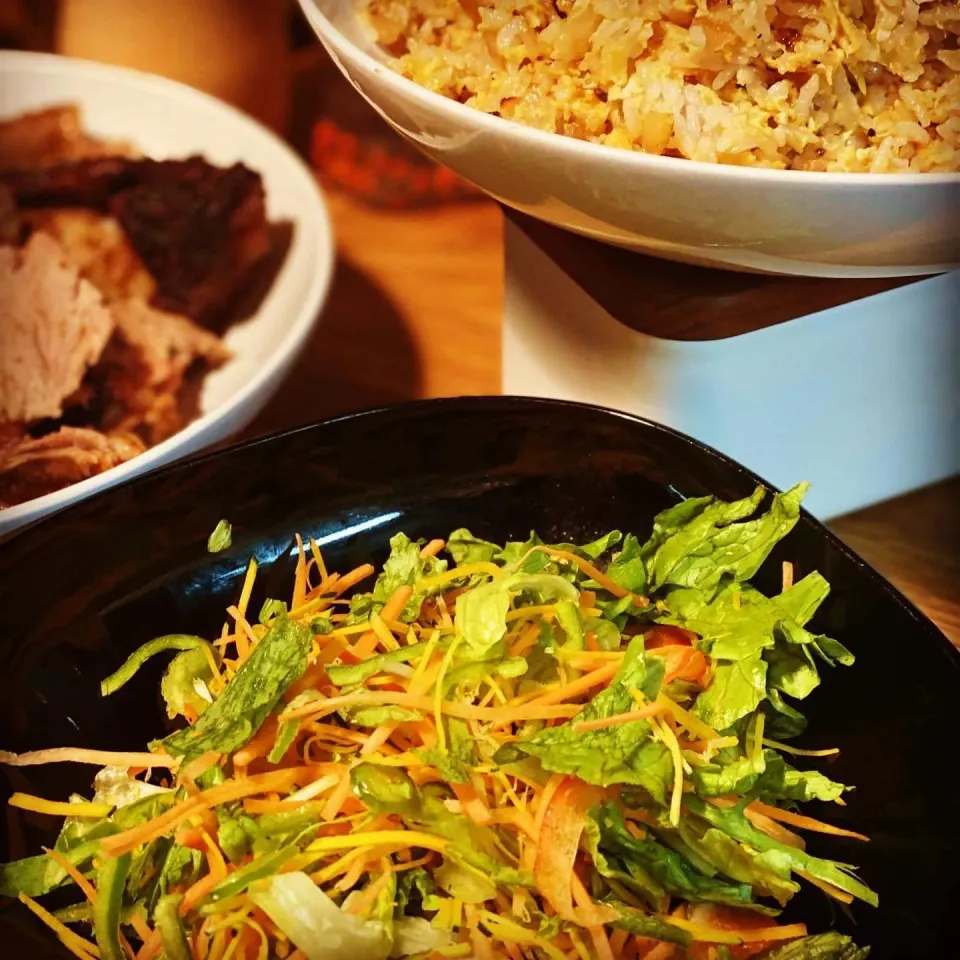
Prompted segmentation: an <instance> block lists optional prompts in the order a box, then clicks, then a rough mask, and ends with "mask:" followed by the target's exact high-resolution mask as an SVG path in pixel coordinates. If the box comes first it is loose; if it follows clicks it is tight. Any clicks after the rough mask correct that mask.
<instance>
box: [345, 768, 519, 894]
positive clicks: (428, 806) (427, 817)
mask: <svg viewBox="0 0 960 960" xmlns="http://www.w3.org/2000/svg"><path fill="white" fill-rule="evenodd" d="M350 782H351V785H352V786H353V792H354V794H355V796H356V797H357V799H358V800H360V802H361V803H363V804H364V806H366V807H367V809H369V810H372V811H374V812H375V813H392V814H397V815H399V816H401V817H403V819H404V820H405V821H406V822H407V823H408V825H410V826H414V827H415V828H416V827H426V828H428V829H429V830H430V831H431V832H432V833H434V834H436V835H437V836H440V837H444V838H445V839H446V840H448V841H449V845H448V846H447V848H446V851H445V854H444V856H445V857H447V858H448V859H450V860H452V861H453V862H455V863H458V864H461V865H465V866H467V867H473V868H474V869H475V870H479V871H480V872H481V873H483V874H485V875H486V876H488V877H489V878H490V879H491V880H492V881H493V882H494V883H498V884H505V885H514V884H520V885H523V886H532V883H533V881H532V878H530V877H528V876H526V875H525V874H523V873H521V872H520V871H518V870H515V869H514V868H513V867H510V866H508V865H506V864H505V863H503V861H502V860H501V859H500V857H499V855H498V853H497V847H496V844H495V843H494V837H493V835H492V831H490V830H487V829H485V828H484V827H481V826H478V825H477V824H476V823H474V822H473V821H472V820H470V819H469V818H468V817H465V816H462V815H461V814H457V813H451V812H450V811H449V810H448V809H447V808H446V806H445V804H444V802H443V801H444V799H445V798H446V797H447V796H448V794H446V793H444V792H438V791H437V789H436V788H435V787H432V786H428V787H424V788H423V789H418V788H417V786H416V784H414V782H413V780H411V779H410V777H409V776H408V775H407V773H406V772H405V771H404V770H402V769H401V768H399V767H384V766H382V765H379V764H372V763H360V764H357V766H355V767H354V768H353V769H352V770H351V771H350Z"/></svg>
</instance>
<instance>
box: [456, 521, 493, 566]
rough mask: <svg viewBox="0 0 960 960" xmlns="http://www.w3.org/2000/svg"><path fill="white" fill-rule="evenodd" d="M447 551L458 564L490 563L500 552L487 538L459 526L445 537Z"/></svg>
mask: <svg viewBox="0 0 960 960" xmlns="http://www.w3.org/2000/svg"><path fill="white" fill-rule="evenodd" d="M447 553H449V554H450V556H451V557H453V562H454V563H455V564H457V565H458V566H462V565H463V564H465V563H491V562H492V561H493V559H494V557H496V556H497V555H498V554H499V553H500V547H499V546H497V544H495V543H490V541H489V540H480V539H478V538H477V537H475V536H474V535H473V534H472V533H471V532H470V531H469V530H467V529H466V527H461V528H460V529H459V530H454V531H453V533H451V534H450V536H449V537H447Z"/></svg>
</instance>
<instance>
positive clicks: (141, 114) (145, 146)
mask: <svg viewBox="0 0 960 960" xmlns="http://www.w3.org/2000/svg"><path fill="white" fill-rule="evenodd" d="M58 103H76V104H79V105H80V107H81V108H82V110H83V117H84V127H85V129H86V130H88V131H89V132H90V133H92V134H94V135H98V136H103V137H107V138H111V139H123V140H129V141H131V142H132V143H134V144H136V146H137V147H139V148H140V149H141V150H142V151H143V152H144V153H146V154H149V155H150V156H152V157H155V158H158V159H164V158H175V157H186V156H189V155H191V154H202V155H203V156H204V157H206V158H207V159H208V160H209V161H211V162H212V163H215V164H222V165H227V164H232V163H236V162H238V161H241V162H243V163H245V164H246V165H247V166H248V167H250V168H251V169H253V170H256V171H257V172H258V173H259V174H261V176H262V177H263V181H264V186H265V189H266V194H267V212H268V215H269V217H270V219H271V220H274V221H289V222H290V223H292V225H293V237H292V240H291V244H290V248H289V250H288V252H287V256H286V259H285V260H284V263H283V266H282V267H281V269H280V271H279V273H278V275H277V278H276V280H275V281H274V284H273V286H272V287H271V288H270V291H269V292H268V294H267V296H266V297H265V298H264V300H263V303H262V304H261V306H260V309H259V310H258V311H257V313H256V314H255V315H254V316H253V317H251V318H250V319H249V320H246V321H244V322H243V323H242V324H239V325H237V326H235V327H234V328H232V329H231V330H230V331H229V332H228V334H227V336H226V338H225V339H226V343H227V346H228V347H229V348H230V349H231V350H232V351H233V354H234V356H233V359H231V360H230V361H229V362H228V363H227V364H225V365H224V366H223V367H222V368H221V369H219V370H217V371H215V372H213V373H212V374H210V375H209V376H207V377H206V378H205V380H204V383H203V391H202V395H201V398H200V410H201V416H200V417H199V418H198V419H197V420H194V421H193V422H192V423H190V424H188V425H187V426H186V427H185V428H184V429H183V430H181V431H180V432H179V433H177V434H175V435H174V436H172V437H170V439H168V440H165V441H164V442H163V443H161V444H158V445H157V446H155V447H152V448H151V449H149V450H147V451H146V453H143V454H141V455H140V456H139V457H136V458H135V459H134V460H130V461H129V462H127V463H124V464H121V465H120V466H119V467H114V468H113V469H112V470H108V471H106V472H105V473H102V474H100V475H99V476H96V477H91V478H90V479H89V480H84V481H82V482H81V483H76V484H74V485H73V486H70V487H66V488H65V489H63V490H58V491H57V492H56V493H51V494H48V495H47V496H45V497H38V498H37V499H35V500H31V501H29V502H27V503H23V504H19V505H17V506H14V507H10V508H8V509H6V510H0V536H3V535H4V534H8V533H10V532H11V531H12V530H14V529H16V528H17V527H20V526H23V525H24V524H25V523H29V522H31V521H33V520H37V519H39V518H40V517H43V516H45V515H47V514H49V513H53V512H54V511H55V510H60V509H62V508H63V507H65V506H67V505H69V504H71V503H75V502H76V501H78V500H82V499H84V498H85V497H89V496H90V495H91V494H94V493H98V492H99V491H101V490H105V489H106V488H107V487H111V486H114V485H115V484H117V483H120V482H121V481H122V480H126V479H128V478H129V477H133V476H136V475H137V474H140V473H144V472H146V471H147V470H150V469H152V468H154V467H157V466H159V465H160V464H164V463H169V462H171V461H172V460H177V459H179V458H181V457H183V456H185V455H186V454H189V453H193V452H195V451H197V450H200V449H202V448H203V447H206V446H209V445H210V444H213V443H216V442H217V441H219V440H222V439H223V438H224V437H226V436H228V435H229V434H231V433H234V432H236V431H237V430H240V429H241V428H243V427H244V426H246V424H247V423H249V422H250V420H252V419H253V417H254V416H256V414H257V413H258V412H259V411H260V410H261V409H262V408H263V406H264V405H265V404H266V402H267V401H268V400H269V399H270V397H271V396H272V394H273V393H274V391H275V390H276V389H277V387H279V385H280V384H281V383H282V381H283V378H284V376H285V374H286V373H287V371H288V370H289V369H290V366H291V364H292V363H293V361H294V360H295V359H296V357H297V355H298V353H299V352H300V350H301V349H302V348H303V346H304V344H305V342H306V339H307V336H308V334H309V333H310V330H311V328H312V327H313V325H314V322H315V320H316V319H317V317H318V315H319V313H320V310H321V308H322V306H323V304H324V301H325V300H326V296H327V291H328V289H329V286H330V279H331V276H332V274H333V263H334V253H335V247H334V240H333V232H332V229H331V226H330V218H329V216H328V214H327V208H326V205H325V203H324V201H323V197H322V196H321V193H320V190H319V188H318V187H317V184H316V181H315V179H314V177H313V175H312V174H311V172H310V170H309V169H308V168H307V167H306V165H305V164H304V163H303V162H302V161H301V160H300V158H299V157H298V156H297V155H296V154H295V153H294V152H293V151H292V150H291V149H290V148H289V147H288V146H287V145H286V144H284V143H283V142H282V141H281V140H280V139H279V138H278V137H276V136H274V134H272V133H271V132H270V131H269V130H267V129H266V128H265V127H262V126H261V125H260V124H258V123H256V122H255V121H253V120H251V119H250V118H248V117H247V116H245V115H244V114H242V113H240V112H239V111H237V110H235V109H233V108H232V107H230V106H228V105H226V104H224V103H222V102H220V101H219V100H216V99H214V98H213V97H210V96H207V95H206V94H203V93H200V92H198V91H196V90H193V89H192V88H190V87H186V86H183V85H182V84H178V83H173V82H172V81H169V80H164V79H162V78H160V77H154V76H150V75H148V74H143V73H138V72H136V71H134V70H126V69H123V68H120V67H109V66H103V65H101V64H96V63H88V62H85V61H80V60H71V59H68V58H65V57H55V56H49V55H46V54H34V53H19V52H2V53H0V118H9V117H15V116H17V115H19V114H21V113H24V112H28V111H32V110H38V109H41V108H43V107H47V106H51V105H53V104H58Z"/></svg>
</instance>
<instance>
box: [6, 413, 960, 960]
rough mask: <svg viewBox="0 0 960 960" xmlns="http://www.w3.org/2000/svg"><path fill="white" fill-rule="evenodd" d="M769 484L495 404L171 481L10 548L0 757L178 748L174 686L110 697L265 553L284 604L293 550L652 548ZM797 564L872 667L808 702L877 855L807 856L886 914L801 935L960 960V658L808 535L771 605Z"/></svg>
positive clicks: (690, 450)
mask: <svg viewBox="0 0 960 960" xmlns="http://www.w3.org/2000/svg"><path fill="white" fill-rule="evenodd" d="M797 479H802V478H797ZM756 482H757V478H756V477H755V476H754V475H753V474H751V473H750V472H749V471H747V470H745V469H743V468H742V467H740V466H738V465H737V464H736V463H733V462H732V461H731V460H728V459H727V458H726V457H723V456H721V455H720V454H718V453H716V452H715V451H713V450H710V449H708V448H707V447H704V446H703V445H701V444H699V443H696V442H694V441H693V440H690V439H689V438H687V437H684V436H681V435H680V434H678V433H675V432H673V431H671V430H668V429H666V428H664V427H662V426H658V425H656V424H653V423H649V422H648V421H644V420H640V419H637V418H635V417H630V416H625V415H621V414H615V413H611V412H609V411H604V410H598V409H595V408H589V407H583V406H577V405H573V404H567V403H558V402H550V401H540V400H522V399H500V398H489V399H462V400H441V401H432V402H426V403H418V404H413V405H409V406H403V407H397V408H392V409H387V410H378V411H374V412H372V413H362V414H356V415H354V416H348V417H344V418H341V419H338V420H334V421H331V422H328V423H323V424H319V425H317V426H313V427H306V428H304V429H300V430H295V431H292V432H290V433H286V434H283V435H281V436H277V437H273V438H270V439H267V440H261V441H256V442H253V443H248V444H246V445H244V446H240V447H236V448H234V449H231V450H227V451H224V452H222V453H216V454H213V455H211V456H207V457H203V458H200V459H197V460H194V461H192V462H189V463H185V464H181V465H178V466H175V467H172V468H169V469H166V470H162V471H160V472H158V473H155V474H153V475H151V476H149V477H145V478H142V479H139V480H136V481H134V482H132V483H129V484H126V485H125V486H123V487H118V488H116V489H113V490H110V491H107V492H105V493H104V494H102V495H100V496H98V497H95V498H93V499H91V500H88V501H86V502H85V503H81V504H79V505H77V506H75V507H73V508H72V509H70V510H67V511H66V512H64V513H62V514H60V515H59V516H56V517H54V518H52V519H50V520H48V521H46V522H44V523H41V524H39V525H38V526H37V527H35V528H33V529H30V530H28V531H26V532H24V533H22V534H21V535H20V536H18V537H16V538H14V540H13V541H12V542H10V543H9V544H8V545H6V546H4V547H2V548H0V554H2V555H0V634H2V640H0V653H2V661H0V662H2V664H3V671H2V674H0V747H3V748H4V749H13V750H25V749H32V748H39V747H47V746H60V745H78V746H91V747H92V746H96V747H102V748H108V749H111V748H112V749H130V750H140V749H142V748H143V746H144V744H145V743H146V742H147V741H148V740H150V739H153V738H155V737H156V736H157V735H158V734H160V733H161V732H162V730H163V728H164V719H163V717H164V715H163V711H162V709H161V707H160V704H159V700H158V693H157V681H158V677H159V670H160V667H159V666H157V667H155V668H154V669H148V670H145V671H143V672H142V673H141V674H140V675H139V676H138V677H137V679H136V681H135V682H134V683H132V684H130V685H129V686H128V687H126V688H124V690H123V691H121V693H120V694H118V695H116V696H114V697H111V698H109V699H107V700H102V699H101V698H100V696H99V692H98V683H99V681H100V679H101V678H102V677H103V676H105V675H106V674H107V673H109V672H110V671H111V670H112V669H113V668H114V667H116V666H117V665H118V664H119V663H120V662H121V660H122V659H123V657H124V656H125V655H126V654H127V653H128V652H129V651H130V650H131V649H133V648H134V647H136V646H137V645H138V644H140V643H142V642H143V641H145V640H147V639H149V638H151V637H153V636H156V635H158V634H161V633H165V632H172V631H175V630H179V631H183V630H189V631H190V632H195V633H200V634H207V635H209V634H212V633H213V632H215V631H216V630H218V629H219V625H220V624H221V622H222V617H223V609H224V607H225V606H227V605H228V604H229V603H230V602H232V601H233V599H234V598H235V596H236V593H237V591H238V581H239V580H240V578H241V577H242V575H243V570H244V568H245V565H246V562H247V559H248V557H249V556H250V555H251V554H254V555H256V557H257V559H258V560H259V561H260V564H261V569H262V571H263V574H262V575H261V577H260V578H259V579H258V585H257V590H258V593H259V594H260V595H261V596H266V595H267V594H268V593H270V592H271V591H273V589H274V587H276V591H277V592H280V591H282V593H281V595H282V594H285V593H286V592H287V590H289V585H290V583H291V582H292V571H293V562H294V561H293V558H292V555H291V545H292V538H293V534H294V533H295V532H300V533H303V534H306V535H310V536H314V537H317V538H318V539H319V540H320V541H321V543H322V544H323V546H324V552H325V554H326V555H328V556H329V557H330V560H331V562H332V563H333V564H335V565H337V566H338V567H341V568H342V567H344V566H349V565H352V564H356V563H359V562H363V561H365V560H370V559H373V560H374V561H377V560H381V559H382V558H383V556H384V555H385V552H386V551H385V549H384V548H385V545H386V543H387V538H388V537H389V536H391V535H392V534H393V533H395V532H396V531H398V530H404V531H405V532H406V533H408V534H409V535H411V536H413V537H433V536H444V535H446V534H447V533H448V532H449V531H450V530H452V529H454V528H455V527H458V526H468V527H470V529H471V530H473V532H474V533H476V534H478V535H480V536H483V537H487V538H491V539H495V540H498V539H499V540H502V539H505V538H525V536H526V534H527V533H528V532H529V531H530V530H531V529H532V528H535V529H536V530H537V531H538V532H539V533H540V534H541V535H542V536H544V537H545V538H546V539H547V540H548V541H549V540H554V541H556V540H581V541H582V540H589V539H591V538H592V537H593V536H595V535H599V534H600V533H602V532H604V531H606V530H608V529H610V528H613V527H617V528H619V529H621V530H635V531H636V532H637V533H639V534H641V535H645V533H646V532H647V530H648V528H649V524H650V521H651V519H652V517H653V515H654V514H655V513H656V512H657V511H659V510H661V509H663V508H664V507H666V506H668V505H669V504H671V503H673V502H676V501H677V499H678V498H681V497H689V496H697V495H702V494H705V493H713V494H716V495H717V496H720V497H723V498H726V499H732V498H735V497H741V496H744V495H745V494H747V493H748V492H749V491H750V490H751V489H752V488H753V486H754V484H755V483H756ZM221 517H226V518H229V519H230V520H231V521H232V522H233V525H234V537H233V546H232V547H231V548H230V549H229V550H228V551H226V552H225V553H221V554H217V555H210V554H209V553H207V551H206V540H207V536H208V534H209V533H210V531H211V530H212V529H213V527H214V526H215V525H216V523H217V521H218V520H220V519H221ZM788 558H789V559H790V560H791V561H792V562H793V563H794V565H795V568H796V571H797V575H798V576H802V575H803V574H805V573H807V572H809V571H810V570H814V569H816V570H819V571H820V572H821V573H823V574H824V576H826V577H827V579H828V580H829V581H830V583H831V584H832V585H833V591H832V594H831V596H830V598H829V600H828V601H827V603H826V604H824V607H823V608H822V610H821V612H820V613H819V614H818V618H817V623H816V626H817V627H819V628H821V629H822V630H823V631H824V632H829V633H830V634H832V635H833V636H835V637H837V638H839V639H840V640H842V641H843V642H844V643H845V644H846V645H847V646H848V647H850V648H851V649H852V650H853V651H854V652H855V653H856V655H857V663H856V664H855V666H853V667H852V668H849V669H843V670H837V671H832V672H828V673H827V675H826V677H825V678H824V683H823V684H822V686H821V687H820V689H818V690H817V691H816V693H815V694H814V695H813V696H812V697H811V699H810V700H809V701H807V710H808V712H809V714H810V718H811V723H810V728H809V730H808V732H807V734H806V735H805V737H806V741H807V742H809V743H811V744H816V745H821V746H822V745H836V746H839V747H840V748H841V754H840V756H839V757H838V758H837V759H836V760H835V762H834V763H832V764H831V765H830V767H829V774H830V776H831V777H833V778H835V779H839V780H841V781H844V782H847V783H853V784H856V785H857V787H858V790H857V792H856V793H855V794H854V795H853V796H852V799H850V800H849V802H848V805H847V806H846V807H843V808H841V807H837V806H834V805H831V807H830V809H829V810H828V811H825V815H826V816H827V817H829V819H831V820H832V821H833V822H835V823H837V824H838V825H842V826H847V827H851V828H855V829H857V830H860V831H863V832H865V833H867V834H869V835H870V836H871V837H872V840H871V841H870V843H869V844H857V843H856V842H855V841H846V840H834V839H830V838H817V837H814V838H813V839H812V840H811V841H810V847H811V849H812V850H813V851H814V852H817V853H821V854H823V855H825V856H831V857H835V858H836V859H840V860H843V861H844V862H851V863H856V864H858V865H859V866H860V872H861V875H862V877H863V878H864V879H865V880H866V881H867V882H868V883H870V884H871V885H872V886H873V887H874V888H876V889H877V890H878V891H879V893H880V901H881V905H880V908H879V909H877V910H873V909H871V908H869V907H864V906H860V905H856V906H854V907H853V909H852V911H851V912H850V913H849V914H848V915H847V914H845V913H844V912H837V911H834V910H833V909H832V907H831V902H829V901H827V900H826V898H825V897H823V896H821V895H820V894H819V893H818V892H816V891H814V892H812V893H805V894H804V895H802V896H801V897H799V898H797V899H798V901H800V902H799V903H798V904H797V905H796V906H794V905H791V914H790V915H791V916H792V917H795V916H797V915H799V916H802V918H803V919H804V920H806V921H807V923H808V924H809V926H810V928H811V930H818V929H822V928H825V927H827V926H829V925H830V924H832V923H836V924H837V925H838V926H839V927H841V928H843V929H845V930H848V931H849V932H852V933H854V935H855V936H856V938H857V939H858V940H859V941H860V942H863V943H869V944H872V945H873V946H874V951H875V953H874V956H876V957H877V958H884V957H889V958H898V960H900V958H913V957H916V958H921V957H923V958H935V957H950V956H957V948H956V942H957V937H956V935H955V934H954V933H953V928H952V923H951V921H952V920H953V914H952V911H953V910H954V909H956V904H957V903H958V902H960V899H958V895H960V883H958V879H957V878H958V876H960V828H958V823H960V793H958V791H957V789H956V781H953V780H952V776H953V775H952V774H950V770H951V769H953V764H954V751H953V750H952V749H951V748H950V743H951V742H952V738H953V736H954V735H955V730H954V723H955V720H956V717H957V712H956V710H957V703H958V702H960V655H958V653H957V651H955V650H954V649H953V647H952V646H951V645H950V643H949V642H948V641H947V640H946V638H945V637H944V636H943V635H942V634H941V633H940V632H939V631H938V630H937V629H936V628H935V627H934V626H933V625H932V624H931V623H930V622H929V621H928V620H926V619H925V618H924V617H923V616H922V615H921V614H920V613H919V612H918V611H917V610H916V609H915V608H914V607H913V606H911V604H910V603H908V602H907V601H906V600H905V599H904V598H903V597H902V596H901V595H900V594H899V593H897V592H896V590H894V589H893V587H891V586H890V585H889V584H888V583H886V582H885V581H884V580H883V579H882V578H881V577H880V576H878V575H877V574H876V573H875V572H874V571H873V570H872V569H871V568H870V567H868V566H867V565H866V564H865V563H864V562H863V561H862V560H860V559H859V558H857V557H856V556H855V555H853V554H852V553H851V552H850V551H849V550H847V549H846V548H845V547H844V546H843V545H842V544H841V543H840V542H839V541H837V540H836V538H834V537H833V536H832V535H831V534H829V533H828V532H827V531H826V530H825V529H824V528H823V527H822V526H821V525H820V524H819V523H817V522H816V521H815V520H813V519H812V518H811V517H809V516H806V515H804V516H803V517H802V519H801V521H800V523H799V524H798V525H797V528H796V530H795V531H794V532H793V533H792V534H791V536H790V537H788V538H787V540H786V542H785V543H783V544H781V545H780V547H779V548H778V550H777V553H776V555H775V556H774V557H772V558H771V559H770V561H769V562H768V564H767V566H766V567H765V569H764V570H763V571H761V574H760V576H759V577H758V580H759V581H760V586H761V587H766V588H767V589H774V590H775V589H777V587H778V585H779V579H780V572H779V571H780V564H779V562H778V561H780V560H783V559H788ZM277 592H274V593H273V595H277ZM258 602H259V598H257V597H255V599H254V603H255V604H257V603H258ZM4 770H5V773H4V781H5V782H4V785H3V788H2V789H3V792H4V794H5V795H4V797H3V798H2V799H4V800H5V799H6V796H9V792H10V791H11V790H12V789H20V790H24V789H25V790H29V791H32V792H36V793H38V794H40V795H43V796H48V797H54V798H65V797H66V795H67V793H68V791H70V790H84V789H88V788H89V781H90V778H91V769H90V768H76V767H72V766H69V765H68V766H57V767H32V768H24V769H17V770H12V769H10V768H4ZM951 782H953V783H954V784H955V785H954V787H950V786H949V784H950V783H951ZM40 819H41V820H42V819H43V818H40ZM27 820H28V818H22V819H20V818H18V819H17V820H16V821H13V820H8V821H7V828H6V829H5V830H4V835H3V841H2V844H0V856H2V857H3V858H5V859H6V858H10V857H13V856H23V855H25V853H33V852H37V851H38V848H39V844H40V843H41V842H45V843H49V842H50V840H51V834H50V832H49V828H48V829H46V830H45V829H44V827H43V826H42V825H39V826H38V824H37V823H34V822H27ZM0 937H2V941H0V942H2V943H3V944H4V946H3V947H2V948H0V954H2V955H3V956H16V957H26V956H29V957H41V956H51V957H52V956H61V954H60V953H58V952H57V950H58V947H57V945H56V944H54V943H51V942H50V941H49V939H48V938H46V937H45V936H44V934H43V933H42V932H41V931H40V929H39V927H37V926H36V925H35V924H34V923H33V920H32V918H31V917H30V916H29V915H28V914H27V912H26V911H25V910H23V909H22V908H21V907H19V905H17V904H16V903H14V904H10V903H9V902H8V903H7V904H5V906H4V907H3V908H0ZM951 943H953V944H954V946H953V947H951V946H950V944H951ZM10 951H12V952H10Z"/></svg>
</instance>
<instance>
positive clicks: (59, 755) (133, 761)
mask: <svg viewBox="0 0 960 960" xmlns="http://www.w3.org/2000/svg"><path fill="white" fill-rule="evenodd" d="M45 763H88V764H90V765H92V766H95V767H111V766H112V767H146V768H148V769H149V768H152V767H177V766H179V764H180V761H179V760H176V759H174V758H173V757H171V756H169V755H168V754H166V753H118V752H115V751H112V750H87V749H85V748H83V747H54V748H53V749H50V750H33V751H31V752H29V753H8V752H7V751H6V750H0V764H4V765H6V766H8V767H33V766H39V765H41V764H45Z"/></svg>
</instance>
